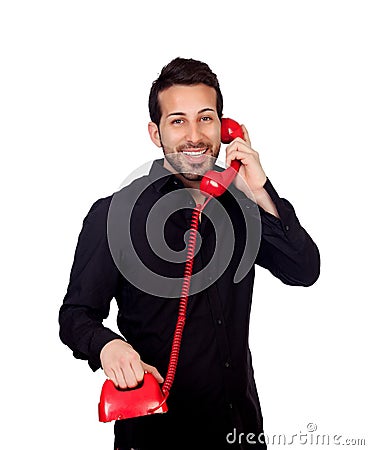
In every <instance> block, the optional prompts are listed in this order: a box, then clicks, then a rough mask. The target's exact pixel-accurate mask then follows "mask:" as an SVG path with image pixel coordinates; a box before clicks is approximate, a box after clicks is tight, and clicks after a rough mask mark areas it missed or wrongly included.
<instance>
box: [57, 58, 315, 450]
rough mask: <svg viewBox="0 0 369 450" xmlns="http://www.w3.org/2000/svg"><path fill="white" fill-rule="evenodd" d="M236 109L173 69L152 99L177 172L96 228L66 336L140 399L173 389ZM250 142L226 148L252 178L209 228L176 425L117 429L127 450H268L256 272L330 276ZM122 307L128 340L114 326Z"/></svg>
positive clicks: (206, 72) (155, 129) (78, 263)
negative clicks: (228, 121)
mask: <svg viewBox="0 0 369 450" xmlns="http://www.w3.org/2000/svg"><path fill="white" fill-rule="evenodd" d="M222 109H223V99H222V94H221V91H220V88H219V83H218V80H217V77H216V75H215V74H214V73H213V72H212V71H211V70H210V68H209V67H208V65H206V64H205V63H203V62H200V61H196V60H193V59H183V58H176V59H174V60H173V61H171V62H170V63H169V64H168V65H167V66H165V67H164V68H163V70H162V72H161V74H160V75H159V77H158V79H157V80H156V81H155V82H154V83H153V85H152V88H151V92H150V97H149V110H150V117H151V122H150V123H149V126H148V131H149V134H150V138H151V140H152V141H153V143H154V144H155V145H156V146H158V147H160V148H162V149H163V152H164V159H163V160H157V161H155V162H154V163H153V164H152V166H151V169H150V173H149V174H148V175H144V176H142V177H140V178H138V179H137V180H135V181H134V182H132V183H131V184H129V185H128V186H125V187H124V188H122V189H121V190H120V191H119V192H117V193H115V194H114V195H112V196H109V197H107V198H103V199H99V200H98V201H97V202H95V203H94V205H93V206H92V207H91V209H90V211H89V212H88V214H87V216H86V218H85V220H84V223H83V228H82V231H81V233H80V236H79V239H78V244H77V248H76V253H75V257H74V262H73V266H72V270H71V275H70V282H69V286H68V290H67V293H66V296H65V298H64V301H63V305H62V307H61V309H60V316H59V322H60V336H61V340H62V341H63V342H64V343H65V344H66V345H68V346H69V347H70V348H71V349H72V350H73V352H74V355H75V356H76V357H77V358H81V359H87V360H88V362H89V365H90V366H91V368H92V369H93V370H97V369H98V368H100V367H102V369H103V370H104V372H105V374H106V376H107V377H109V378H110V379H111V380H112V381H113V382H114V384H115V385H116V386H117V387H120V388H122V389H124V388H133V387H135V386H137V384H138V383H139V382H140V381H142V379H143V376H144V373H145V372H151V373H152V374H153V375H154V377H155V378H156V379H157V381H158V382H159V383H163V381H164V378H165V376H166V372H167V369H168V361H169V357H170V352H171V345H172V339H173V333H174V329H175V325H176V321H177V315H178V299H179V297H180V287H181V283H176V282H177V281H178V280H181V281H182V279H183V273H184V265H185V257H184V255H185V251H186V239H187V237H188V235H187V234H186V233H187V232H188V230H189V228H190V225H191V217H192V211H193V209H194V207H195V204H198V205H201V204H203V203H204V201H205V200H206V198H205V196H204V195H203V193H202V192H201V191H200V190H199V185H200V181H201V179H202V176H203V175H204V174H205V173H206V172H207V171H208V170H209V169H213V168H214V162H215V160H216V158H217V156H218V154H219V150H220V144H221V141H220V129H221V118H222ZM242 130H243V134H244V139H241V138H236V139H235V140H234V141H233V142H232V143H231V144H229V145H228V146H227V147H226V163H227V165H230V163H231V161H232V160H234V159H237V160H239V161H241V167H240V169H239V171H238V174H239V175H238V176H237V177H236V179H235V181H234V183H233V184H232V185H231V186H230V187H229V189H228V190H227V191H226V192H225V193H224V194H223V195H221V196H220V197H219V198H217V199H212V200H211V201H209V202H208V204H207V206H206V207H205V209H204V211H203V213H202V214H201V217H200V223H199V230H198V233H199V234H198V238H199V240H200V241H201V242H200V243H199V244H198V247H197V250H196V254H195V257H194V265H193V284H192V282H191V288H192V291H191V292H190V296H189V304H188V311H187V318H186V324H185V327H184V331H183V336H182V343H181V348H180V352H179V359H178V366H177V371H176V373H175V378H174V383H173V386H172V389H171V391H170V394H169V397H168V400H167V404H168V412H166V413H164V414H160V413H159V414H152V415H148V416H143V417H137V418H131V419H125V420H119V421H116V422H115V442H114V446H115V447H114V448H115V449H122V450H123V449H124V450H127V449H132V448H133V449H140V450H149V449H171V450H174V449H234V448H235V449H236V448H237V449H241V448H258V449H259V448H260V449H262V448H263V449H264V448H266V445H265V443H264V439H263V435H262V433H263V420H262V413H261V409H260V404H259V399H258V394H257V390H256V385H255V380H254V375H253V367H252V360H251V353H250V349H249V345H248V330H249V320H250V308H251V299H252V288H253V283H254V275H255V266H254V264H257V265H260V266H261V267H264V268H266V269H268V270H269V271H270V272H271V273H272V274H273V275H274V276H276V277H278V278H279V279H280V280H281V281H282V282H283V283H285V284H288V285H294V286H310V285H311V284H313V283H314V282H315V281H316V280H317V278H318V276H319V269H320V258H319V251H318V249H317V246H316V245H315V243H314V242H313V240H312V239H311V237H310V236H309V235H308V233H307V232H306V231H305V230H304V228H303V227H302V226H301V225H300V223H299V220H298V218H297V217H296V215H295V212H294V209H293V207H292V205H291V204H290V203H289V202H288V201H287V200H285V199H282V198H280V197H279V196H278V194H277V192H276V191H275V189H274V188H273V186H272V184H271V182H270V180H269V178H268V177H267V176H266V174H265V172H264V170H263V168H262V166H261V164H260V160H259V156H258V153H257V152H256V151H254V150H253V149H252V147H251V143H250V139H249V136H248V133H247V130H246V128H245V127H244V126H242ZM216 170H218V171H219V170H222V169H221V168H219V167H217V166H216ZM152 211H154V214H152V213H151V212H152ZM162 217H164V219H163V220H162V221H161V218H162ZM258 224H259V225H260V226H259V228H258ZM229 230H231V232H230V231H229ZM258 230H259V233H258ZM230 235H232V236H234V240H233V241H232V239H231V238H230ZM160 239H163V242H160ZM158 242H159V244H158ZM250 242H251V246H250ZM157 244H158V245H157ZM155 245H157V246H158V249H157V250H158V252H159V254H156V253H155V251H154V250H155V249H153V246H154V247H155ZM246 248H248V249H249V250H248V251H247V252H245V251H244V250H245V249H246ZM250 249H251V250H250ZM245 253H247V255H246V256H245ZM163 255H164V257H163ZM175 255H181V258H177V259H176V257H175ZM214 255H216V257H213V256H214ZM214 261H215V262H214ZM208 265H209V266H211V270H210V272H209V271H208V272H206V268H207V266H208ZM240 268H241V269H240ZM239 270H240V272H238V271H239ZM237 273H238V274H239V275H238V276H237ZM196 274H197V275H200V276H198V277H196ZM205 274H206V276H205ZM236 278H237V280H236ZM113 298H115V299H116V300H117V304H118V308H119V313H118V319H117V322H118V327H119V330H120V331H121V333H122V336H121V335H118V334H116V333H114V332H113V331H111V330H109V329H108V328H106V327H105V326H104V325H103V323H102V322H103V320H104V319H105V318H106V317H107V316H108V314H109V305H110V301H111V300H112V299H113Z"/></svg>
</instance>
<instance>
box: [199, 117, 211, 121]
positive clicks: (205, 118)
mask: <svg viewBox="0 0 369 450" xmlns="http://www.w3.org/2000/svg"><path fill="white" fill-rule="evenodd" d="M201 120H202V122H210V121H211V120H213V119H212V118H211V117H209V116H203V117H201Z"/></svg>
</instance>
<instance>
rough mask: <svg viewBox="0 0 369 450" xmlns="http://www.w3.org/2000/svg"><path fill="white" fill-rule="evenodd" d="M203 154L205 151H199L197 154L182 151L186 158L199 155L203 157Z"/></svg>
mask: <svg viewBox="0 0 369 450" xmlns="http://www.w3.org/2000/svg"><path fill="white" fill-rule="evenodd" d="M205 152H206V149H205V150H200V151H199V152H185V151H184V152H183V153H184V154H185V155H188V156H200V155H203V154H204V153H205Z"/></svg>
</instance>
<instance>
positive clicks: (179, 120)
mask: <svg viewBox="0 0 369 450" xmlns="http://www.w3.org/2000/svg"><path fill="white" fill-rule="evenodd" d="M171 123H172V124H173V125H180V124H181V123H183V119H174V120H172V122H171Z"/></svg>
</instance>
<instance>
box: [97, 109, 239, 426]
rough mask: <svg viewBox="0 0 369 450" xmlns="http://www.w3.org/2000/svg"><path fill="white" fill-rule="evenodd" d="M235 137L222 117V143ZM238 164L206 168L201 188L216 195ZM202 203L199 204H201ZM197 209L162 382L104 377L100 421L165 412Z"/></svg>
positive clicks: (235, 129)
mask: <svg viewBox="0 0 369 450" xmlns="http://www.w3.org/2000/svg"><path fill="white" fill-rule="evenodd" d="M236 137H240V138H242V139H243V131H242V128H241V126H240V125H239V124H238V123H237V122H236V121H234V120H232V119H228V118H226V119H222V127H221V141H222V142H223V143H224V144H229V143H230V142H232V141H233V139H235V138H236ZM240 166H241V163H240V161H238V160H233V161H232V163H231V166H230V167H229V168H228V169H226V170H224V171H223V172H217V171H215V170H209V171H208V172H206V174H205V175H204V176H203V178H202V181H201V183H200V190H201V191H202V192H203V193H204V194H205V195H206V196H208V197H209V196H211V197H218V196H219V195H221V194H223V192H224V191H225V190H226V189H227V187H228V186H229V185H230V183H231V182H232V180H233V179H234V177H235V176H236V174H237V171H238V169H239V168H240ZM204 205H205V204H204ZM204 205H202V207H203V206H204ZM200 210H201V209H198V208H197V207H196V208H195V209H194V212H193V219H192V223H191V230H190V232H191V236H190V239H189V242H190V244H189V250H188V255H187V261H186V268H185V274H184V283H183V287H182V294H181V298H180V309H179V315H178V322H177V326H176V330H175V333H174V339H173V346H172V352H171V358H170V363H169V367H168V373H167V376H166V379H165V381H164V385H163V386H162V387H160V386H159V383H158V382H157V381H156V379H155V378H154V376H153V375H152V374H151V373H145V375H144V379H143V382H142V383H141V384H140V386H137V387H136V388H133V389H126V390H120V389H117V388H116V387H115V386H114V383H113V382H112V380H109V379H107V380H105V383H104V384H103V387H102V390H101V395H100V402H99V405H98V409H99V420H100V422H110V421H112V420H122V419H128V418H132V417H138V416H145V415H148V414H154V413H165V412H167V411H168V406H167V403H166V400H167V398H168V395H169V390H170V388H171V385H172V383H173V380H174V375H175V370H176V365H177V360H178V352H179V348H180V342H181V337H182V331H183V327H184V323H185V318H186V307H187V298H188V291H189V286H190V279H191V274H192V264H193V258H194V250H195V246H196V235H197V231H196V230H197V227H198V220H199V214H200Z"/></svg>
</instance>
